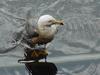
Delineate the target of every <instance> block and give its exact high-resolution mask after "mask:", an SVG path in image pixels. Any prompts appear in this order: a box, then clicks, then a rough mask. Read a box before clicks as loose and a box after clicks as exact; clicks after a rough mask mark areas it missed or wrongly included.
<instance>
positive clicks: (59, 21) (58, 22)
mask: <svg viewBox="0 0 100 75" xmlns="http://www.w3.org/2000/svg"><path fill="white" fill-rule="evenodd" d="M54 24H59V25H64V21H63V20H55V21H54Z"/></svg>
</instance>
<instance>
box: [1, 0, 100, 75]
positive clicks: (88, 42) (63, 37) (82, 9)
mask: <svg viewBox="0 0 100 75" xmlns="http://www.w3.org/2000/svg"><path fill="white" fill-rule="evenodd" d="M28 11H31V13H30V15H31V16H33V17H34V21H31V22H30V23H31V24H32V23H35V22H36V21H37V19H38V18H39V16H41V15H43V14H50V15H53V16H54V17H56V18H58V19H63V20H64V23H65V25H64V26H63V27H61V28H59V31H58V34H57V35H56V36H55V37H56V38H55V39H54V40H53V41H52V44H51V45H50V46H49V48H48V51H49V56H48V61H52V62H54V63H55V64H56V65H57V67H58V69H59V72H58V73H60V74H58V75H61V74H62V75H99V74H100V73H99V72H100V71H99V70H100V61H99V60H100V57H99V56H100V55H99V52H100V47H99V46H100V33H99V32H100V18H99V17H100V14H99V13H100V0H0V53H1V54H0V75H1V74H2V75H27V72H26V71H25V68H24V66H23V65H22V64H18V63H17V60H18V59H19V58H22V57H23V54H24V52H23V48H22V47H17V48H15V49H12V50H11V51H9V48H11V47H12V46H13V45H12V44H11V41H12V38H13V37H14V36H15V35H14V34H15V33H19V32H20V31H21V30H22V29H23V25H22V24H23V23H24V22H23V21H22V20H19V19H16V17H19V18H26V15H27V12H28ZM19 37H20V35H19ZM19 37H17V38H19ZM53 57H55V58H53ZM49 58H50V59H49ZM62 59H64V60H62Z"/></svg>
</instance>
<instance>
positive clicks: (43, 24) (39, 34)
mask: <svg viewBox="0 0 100 75" xmlns="http://www.w3.org/2000/svg"><path fill="white" fill-rule="evenodd" d="M61 25H64V23H63V20H57V19H55V18H54V17H53V16H51V15H43V16H40V18H39V20H38V22H37V28H34V29H33V31H31V35H28V36H31V40H30V41H31V44H32V45H36V44H38V45H45V46H46V44H48V43H50V42H51V41H52V40H53V39H54V36H55V34H56V33H57V31H58V30H57V27H59V26H61ZM32 33H33V34H32ZM29 34H30V33H29Z"/></svg>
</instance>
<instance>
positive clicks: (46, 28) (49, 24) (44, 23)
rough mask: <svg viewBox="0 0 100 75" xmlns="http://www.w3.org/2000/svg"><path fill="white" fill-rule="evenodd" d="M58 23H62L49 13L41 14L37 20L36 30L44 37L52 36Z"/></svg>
mask: <svg viewBox="0 0 100 75" xmlns="http://www.w3.org/2000/svg"><path fill="white" fill-rule="evenodd" d="M60 25H63V21H60V20H56V19H55V18H54V17H52V16H51V15H43V16H41V17H40V18H39V20H38V31H39V33H40V34H41V35H43V36H45V37H53V36H54V34H55V33H56V32H57V27H58V26H60Z"/></svg>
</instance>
